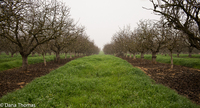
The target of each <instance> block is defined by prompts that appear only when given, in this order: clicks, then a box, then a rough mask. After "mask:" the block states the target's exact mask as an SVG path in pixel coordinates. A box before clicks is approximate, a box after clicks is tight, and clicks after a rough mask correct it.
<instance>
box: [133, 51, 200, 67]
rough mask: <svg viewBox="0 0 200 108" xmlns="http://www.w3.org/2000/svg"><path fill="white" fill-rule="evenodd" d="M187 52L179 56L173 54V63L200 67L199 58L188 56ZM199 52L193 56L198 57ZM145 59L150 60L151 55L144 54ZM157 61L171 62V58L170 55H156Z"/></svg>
mask: <svg viewBox="0 0 200 108" xmlns="http://www.w3.org/2000/svg"><path fill="white" fill-rule="evenodd" d="M187 56H188V55H187V54H180V57H176V55H174V56H173V60H174V65H181V66H186V67H191V68H196V69H200V58H188V57H187ZM199 56H200V55H199V54H196V55H195V54H194V55H193V57H199ZM136 57H137V58H140V55H137V56H136ZM144 58H145V59H148V60H151V59H152V58H151V55H150V54H148V55H144ZM156 61H157V62H160V63H168V64H170V63H171V58H170V56H164V55H157V58H156Z"/></svg>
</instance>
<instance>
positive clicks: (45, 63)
mask: <svg viewBox="0 0 200 108" xmlns="http://www.w3.org/2000/svg"><path fill="white" fill-rule="evenodd" d="M44 55H45V54H42V56H43V60H44V66H46V65H47V62H46V60H45V57H44Z"/></svg>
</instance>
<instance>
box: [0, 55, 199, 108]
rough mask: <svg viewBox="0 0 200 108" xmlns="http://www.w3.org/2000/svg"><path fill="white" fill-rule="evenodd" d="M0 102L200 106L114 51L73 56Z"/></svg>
mask: <svg viewBox="0 0 200 108" xmlns="http://www.w3.org/2000/svg"><path fill="white" fill-rule="evenodd" d="M0 103H9V104H17V103H22V104H34V105H35V106H36V107H38V108H51V107H53V108H86V107H91V108H108V107H109V108H164V107H165V108H198V107H199V106H197V105H195V104H193V103H192V102H191V101H190V100H188V99H187V98H185V97H182V96H180V95H178V94H177V93H176V92H175V91H173V90H171V89H169V88H167V87H165V86H163V85H158V84H155V82H154V81H153V80H151V79H150V78H149V77H148V76H147V75H146V74H145V73H143V72H142V71H141V70H140V69H138V68H133V67H132V65H131V64H129V63H128V62H127V61H125V60H122V59H120V58H117V57H114V56H111V55H93V56H87V57H83V58H79V59H76V60H73V61H71V62H69V63H67V64H66V65H64V66H62V67H60V68H58V69H56V70H54V71H51V72H50V73H49V74H47V75H45V76H42V77H40V78H37V79H35V80H33V81H32V82H31V83H29V84H28V85H26V86H25V87H24V88H23V89H21V90H17V91H14V92H13V93H9V94H7V95H5V96H3V97H2V98H1V99H0Z"/></svg>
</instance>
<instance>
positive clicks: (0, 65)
mask: <svg viewBox="0 0 200 108" xmlns="http://www.w3.org/2000/svg"><path fill="white" fill-rule="evenodd" d="M60 57H61V59H64V58H65V55H64V54H61V55H60ZM67 57H68V58H69V55H68V56H67ZM54 58H55V55H46V56H45V59H46V61H47V62H48V61H51V60H54ZM42 62H44V61H43V57H42V56H39V55H38V54H35V55H34V56H33V57H32V56H29V57H28V63H29V64H35V63H42ZM21 66H22V57H21V55H19V54H18V55H14V57H11V56H10V55H6V54H5V53H3V54H1V55H0V71H3V70H7V69H11V68H16V67H21Z"/></svg>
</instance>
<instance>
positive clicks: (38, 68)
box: [0, 57, 78, 98]
mask: <svg viewBox="0 0 200 108" xmlns="http://www.w3.org/2000/svg"><path fill="white" fill-rule="evenodd" d="M76 58H78V57H74V58H71V59H70V58H68V59H60V61H59V62H55V61H50V62H47V65H46V66H44V63H37V64H31V65H29V66H28V71H27V72H24V71H21V70H22V69H21V68H15V69H9V70H5V71H2V72H0V98H1V97H2V96H3V95H5V94H7V93H8V92H11V91H14V90H17V89H20V88H23V87H24V86H25V85H26V84H28V83H30V82H31V81H32V80H33V79H35V78H37V77H41V76H43V75H46V74H48V73H49V72H50V71H51V70H54V69H56V68H58V67H60V66H62V65H64V64H66V63H67V62H69V61H71V60H74V59H76Z"/></svg>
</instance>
